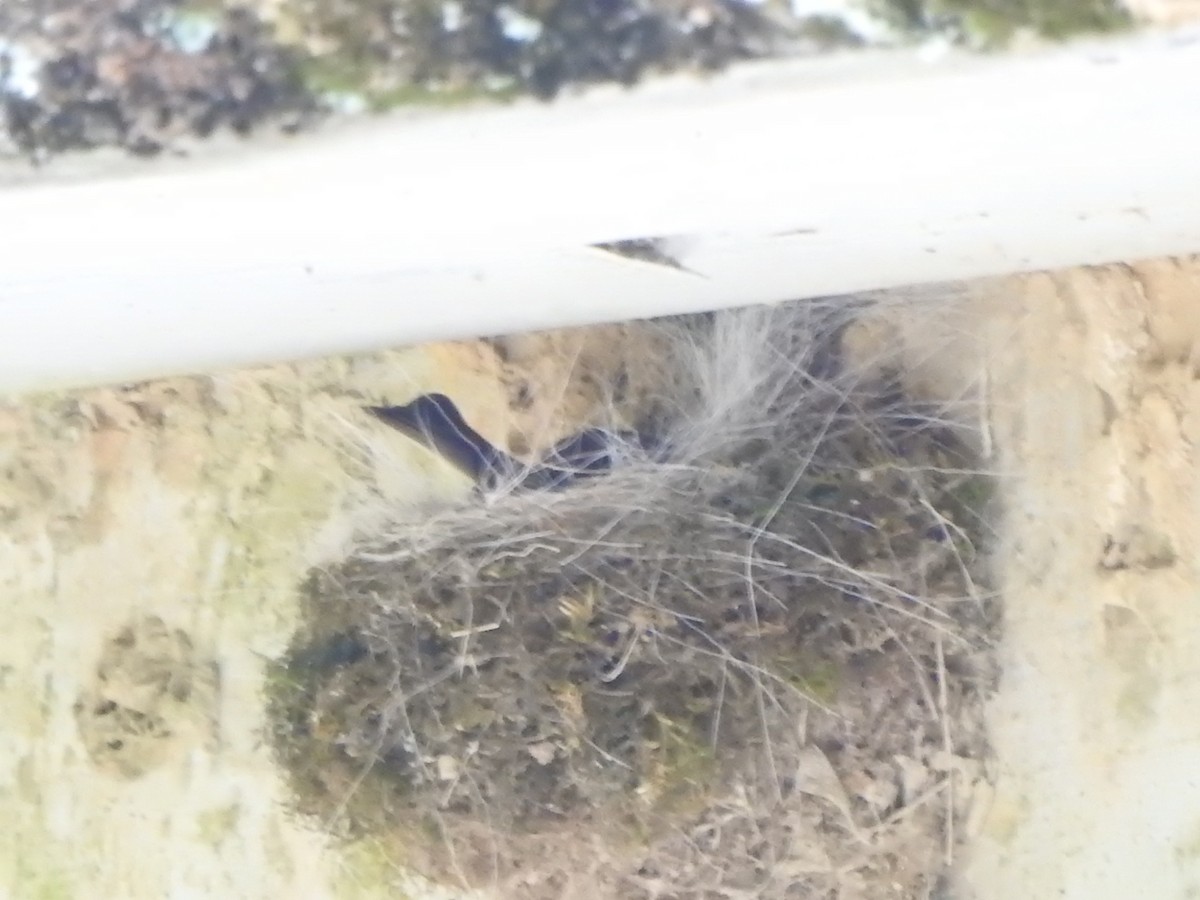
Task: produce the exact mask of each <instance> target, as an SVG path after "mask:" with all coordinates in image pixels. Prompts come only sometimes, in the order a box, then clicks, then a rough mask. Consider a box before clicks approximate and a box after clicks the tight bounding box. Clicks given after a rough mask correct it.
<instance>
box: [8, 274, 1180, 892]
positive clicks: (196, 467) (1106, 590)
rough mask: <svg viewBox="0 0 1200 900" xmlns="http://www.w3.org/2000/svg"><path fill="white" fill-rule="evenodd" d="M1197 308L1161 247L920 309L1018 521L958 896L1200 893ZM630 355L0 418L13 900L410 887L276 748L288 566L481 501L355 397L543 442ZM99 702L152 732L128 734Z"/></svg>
mask: <svg viewBox="0 0 1200 900" xmlns="http://www.w3.org/2000/svg"><path fill="white" fill-rule="evenodd" d="M1198 296H1200V260H1197V259H1190V260H1178V261H1158V262H1152V263H1145V264H1136V265H1131V266H1113V267H1102V268H1094V269H1076V270H1070V271H1064V272H1059V273H1055V274H1049V275H1047V274H1037V275H1029V276H1025V277H1020V278H1012V279H1003V280H999V281H995V282H989V283H986V284H982V285H978V286H976V287H975V288H974V289H973V290H972V291H971V292H970V296H968V297H967V298H966V299H965V300H963V301H962V302H961V304H959V305H958V306H957V307H956V309H957V312H956V314H955V315H952V316H948V315H945V314H944V313H939V314H938V315H937V316H936V317H934V318H930V317H925V318H924V319H922V318H921V317H920V316H916V317H910V318H907V319H905V320H904V321H903V322H902V323H901V324H902V327H901V336H902V337H903V338H904V340H903V341H901V342H900V345H902V346H903V347H905V349H906V358H905V362H906V365H907V367H908V369H909V371H910V373H911V378H912V379H913V380H914V381H918V382H922V383H924V384H925V385H926V386H927V388H928V389H929V390H932V391H936V392H940V393H942V394H949V395H951V396H956V397H961V398H963V400H964V406H963V409H964V414H965V415H967V416H969V417H976V419H977V420H978V421H981V422H982V423H983V424H984V426H985V427H984V429H983V431H982V434H983V436H984V437H983V441H982V443H983V444H984V445H985V449H988V448H990V450H991V453H992V459H993V462H994V463H995V464H996V465H997V466H998V467H999V468H1000V470H1001V473H1002V489H1003V493H1004V497H1005V500H1006V503H1007V506H1008V511H1009V512H1008V518H1007V522H1006V526H1005V528H1004V530H1003V533H1002V534H1001V536H1000V541H999V545H998V551H997V555H996V560H997V569H998V573H999V576H1000V581H1001V583H1002V585H1003V587H1004V589H1005V592H1006V597H1007V599H1006V604H1007V607H1006V608H1007V637H1006V639H1005V643H1004V645H1003V646H1002V647H1001V648H1000V653H1001V655H1002V659H1003V662H1004V665H1005V673H1004V677H1003V682H1002V686H1001V692H1000V694H999V696H998V697H997V698H996V700H995V703H994V705H993V709H992V721H993V725H994V729H995V745H996V751H997V760H996V768H995V774H996V776H997V782H996V789H995V797H994V799H993V802H992V803H991V804H990V805H988V804H984V805H981V806H980V809H981V810H986V812H985V813H984V814H982V815H980V816H978V817H977V818H974V819H970V820H968V821H964V822H961V823H959V825H960V829H961V833H962V834H964V835H966V836H968V837H969V838H970V839H971V845H970V846H969V847H968V848H967V849H966V850H965V851H964V852H960V860H961V861H963V862H964V865H963V867H962V875H963V884H962V885H961V886H960V887H961V896H962V897H969V896H972V894H973V895H974V896H975V897H977V898H978V900H1009V898H1013V897H1068V898H1080V900H1082V898H1088V900H1093V898H1122V900H1123V898H1128V897H1132V896H1153V897H1185V896H1189V892H1196V891H1200V850H1198V849H1197V848H1198V847H1200V812H1198V811H1200V778H1198V777H1197V775H1196V773H1197V772H1200V719H1197V717H1196V715H1195V713H1194V710H1195V709H1197V708H1200V678H1197V666H1198V664H1197V660H1200V605H1198V604H1197V598H1198V597H1200V571H1197V563H1196V559H1197V551H1198V549H1200V548H1198V547H1197V541H1198V540H1200V538H1198V537H1197V535H1200V521H1198V516H1200V484H1198V480H1197V474H1196V471H1197V470H1196V465H1195V444H1196V442H1197V440H1200V380H1198V379H1197V374H1198V372H1200V350H1198V349H1197V347H1198V341H1200V312H1197V310H1198V309H1200V306H1198V305H1197V297H1198ZM614 336H615V337H616V338H617V339H624V338H625V337H626V336H624V335H622V334H619V333H610V334H609V335H607V337H606V338H605V339H604V340H600V341H599V344H598V346H599V347H600V349H596V348H591V349H589V347H587V346H584V345H579V344H574V345H566V344H556V343H554V342H553V341H547V339H542V338H531V339H525V340H523V341H515V342H508V343H506V344H505V345H503V346H501V347H500V348H499V351H500V352H499V353H498V352H496V350H495V349H493V348H492V347H490V346H489V345H485V344H480V343H469V344H457V345H440V346H436V347H431V348H426V349H424V350H421V351H402V352H391V353H387V354H381V355H376V356H371V357H363V358H358V359H354V360H327V361H323V362H318V363H311V364H303V365H298V366H280V367H274V368H270V369H265V370H257V371H250V372H238V373H229V374H224V375H218V376H211V377H201V378H191V379H173V380H169V381H163V382H155V383H150V384H145V385H137V386H133V387H130V388H127V389H103V390H92V391H85V392H78V393H75V394H71V395H69V396H68V395H55V396H49V395H43V396H38V397H32V398H28V399H27V400H25V401H22V402H19V403H18V402H12V403H9V404H7V405H5V406H3V407H0V598H2V602H3V604H4V613H5V627H4V629H3V630H2V631H0V708H3V709H4V710H5V715H4V720H3V724H2V725H0V807H2V808H3V809H4V812H5V820H6V827H5V828H4V829H3V831H2V832H0V887H2V888H5V889H7V890H8V892H9V895H11V896H15V897H95V896H121V897H128V898H134V900H136V898H142V897H145V898H150V897H153V898H158V897H164V896H169V897H192V896H223V897H247V898H249V897H254V898H258V897H264V896H305V897H318V898H319V897H322V896H325V897H333V896H338V897H341V896H355V895H358V896H368V897H370V896H396V891H397V884H398V883H399V879H400V877H401V875H400V873H399V872H398V870H397V869H396V868H395V867H394V865H393V859H392V857H391V856H390V855H389V853H388V852H386V850H385V849H384V848H381V847H378V846H372V845H359V846H357V847H354V848H351V849H349V850H342V849H336V850H335V849H333V848H332V847H330V845H329V844H328V843H327V842H326V841H325V840H324V839H323V838H322V837H321V836H320V835H319V832H318V829H316V828H315V827H313V826H310V825H306V824H304V823H301V822H297V821H296V820H295V819H294V818H292V817H291V816H289V815H288V813H287V806H286V804H287V797H286V791H285V790H284V785H283V781H282V776H281V774H280V773H279V771H278V770H277V769H276V767H275V766H274V764H273V761H272V759H271V756H270V752H269V750H268V748H267V742H266V741H265V740H264V737H263V734H262V728H263V725H264V716H263V687H264V677H265V661H266V660H267V659H269V658H271V657H274V656H277V655H278V654H279V653H280V652H281V651H282V649H283V647H284V645H285V643H286V641H287V640H288V637H289V634H290V633H291V629H292V628H293V627H294V625H295V620H296V613H297V610H296V606H295V596H294V591H295V586H296V583H297V580H298V579H299V577H300V575H301V574H302V572H303V571H304V569H305V568H306V567H307V566H308V565H310V564H311V563H312V562H314V561H317V560H320V559H322V558H329V557H330V556H331V555H333V554H335V553H336V552H337V550H338V547H339V546H340V541H341V540H343V539H344V537H345V535H346V534H347V530H348V527H349V525H348V522H349V520H348V517H347V515H346V513H345V510H346V509H347V508H349V507H350V506H356V505H362V504H363V503H364V501H365V494H364V490H365V488H364V485H365V486H368V487H370V488H371V489H372V490H377V491H379V492H380V493H381V495H383V496H385V497H390V498H392V500H400V499H406V500H414V499H418V498H419V496H418V495H420V494H421V493H426V494H429V493H438V492H443V493H444V492H453V491H457V490H461V489H462V487H463V485H462V483H461V481H460V480H458V479H457V476H455V475H454V474H453V473H451V472H449V471H447V470H446V469H445V468H444V467H443V466H441V465H440V464H438V463H435V462H434V461H433V460H432V459H431V458H430V457H429V456H428V455H426V454H420V453H414V452H412V450H411V448H407V447H406V445H405V444H404V442H403V441H402V440H395V439H393V438H392V436H390V435H388V434H387V433H386V432H383V431H380V430H376V429H373V427H372V426H371V425H370V424H369V423H366V422H364V421H363V419H362V418H360V417H359V416H358V415H357V407H358V405H359V403H360V402H361V401H362V400H364V399H369V400H381V399H386V400H395V401H401V400H404V399H407V397H409V396H411V395H412V394H414V393H416V392H418V391H421V390H427V389H431V388H438V389H441V390H448V391H450V392H452V393H455V394H456V395H458V396H461V397H462V398H463V401H462V402H463V405H464V406H465V407H466V408H467V412H468V414H469V415H470V417H471V418H472V420H473V421H478V422H480V427H481V430H483V431H485V432H486V433H487V434H488V435H489V436H490V437H493V438H494V439H496V440H500V441H504V440H506V439H509V441H510V443H512V442H516V441H518V439H519V438H520V433H524V432H528V433H530V434H534V435H537V434H539V433H541V434H545V433H552V432H554V431H555V429H556V428H558V427H561V419H562V418H564V417H565V418H571V417H577V416H580V415H582V414H583V413H584V411H585V407H586V405H587V402H588V398H587V397H586V396H584V394H583V393H580V390H581V389H578V386H576V387H572V388H570V389H569V390H568V391H567V392H566V394H565V395H563V394H561V385H562V384H563V383H564V381H565V380H566V378H567V373H568V372H570V371H572V370H574V371H576V372H579V371H588V370H589V369H591V370H592V371H600V370H602V369H603V367H604V365H605V356H604V353H603V350H602V345H603V344H604V343H605V341H606V340H612V339H613V338H614ZM645 355H647V356H650V354H645ZM502 356H504V357H507V359H508V362H505V361H504V360H503V359H502V358H501V357H502ZM520 373H524V374H520ZM518 394H521V395H528V396H531V397H532V404H531V405H530V407H529V408H528V409H527V410H526V411H524V412H519V413H518V412H514V406H513V404H512V402H511V401H512V399H513V397H514V396H516V395H518ZM514 431H515V432H516V433H514ZM533 440H534V442H536V441H537V440H538V438H536V437H535V438H534V439H533ZM148 617H150V618H148ZM156 621H157V622H159V625H155V624H154V623H155V622H156ZM156 629H157V630H156ZM181 632H182V633H183V634H184V635H185V637H186V640H183V639H181V638H180V633H181ZM113 638H117V639H118V640H117V641H116V642H115V643H113V640H112V639H113ZM122 654H123V655H122ZM213 664H215V671H216V673H217V676H218V677H217V678H215V679H214V678H211V677H210V675H211V673H212V672H213V671H214V668H213ZM100 670H103V671H100ZM164 673H165V675H164ZM100 675H103V678H101V677H100ZM180 685H184V686H186V689H180ZM113 698H117V699H120V700H122V701H123V702H125V703H126V704H127V705H129V706H131V707H133V708H142V709H145V710H147V713H148V721H149V720H151V719H154V717H155V716H157V717H158V718H157V719H156V720H154V721H158V722H159V726H157V727H158V730H157V731H156V730H155V728H154V727H149V726H148V727H147V729H146V730H145V733H144V734H142V735H134V736H133V737H131V738H129V739H128V740H127V741H126V742H124V743H122V744H121V745H120V746H109V743H108V742H109V741H111V740H113V737H112V732H111V731H109V732H106V731H104V730H103V728H102V727H101V726H102V725H103V724H104V722H105V721H106V716H107V715H108V714H107V713H105V711H104V710H105V709H107V707H106V706H105V701H106V700H111V699H113ZM81 700H82V701H83V702H82V705H80V706H79V708H78V709H77V708H76V707H77V704H79V703H80V701H81ZM162 723H166V726H168V727H163V724H162ZM150 725H153V721H151V722H150ZM165 731H169V732H170V734H169V735H166V736H164V735H163V733H164V732H165ZM134 770H140V771H141V772H142V774H140V776H136V777H131V774H130V773H131V772H133V771H134ZM413 896H417V894H415V893H414V894H413Z"/></svg>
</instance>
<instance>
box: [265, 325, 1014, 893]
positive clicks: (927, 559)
mask: <svg viewBox="0 0 1200 900" xmlns="http://www.w3.org/2000/svg"><path fill="white" fill-rule="evenodd" d="M853 314H854V312H853V310H852V309H851V308H850V307H849V306H848V305H847V304H846V303H845V302H844V301H840V302H837V303H809V304H795V305H790V306H785V307H777V308H770V309H750V310H741V311H736V312H731V313H721V314H718V315H716V316H713V317H703V318H698V319H689V320H685V321H675V322H671V323H665V324H664V323H659V324H657V325H654V326H648V327H660V328H666V329H668V330H669V331H670V333H671V338H672V340H671V342H670V345H671V346H672V347H674V348H675V350H676V359H675V360H674V362H675V369H676V371H677V372H678V373H679V379H678V382H677V384H676V385H675V386H674V387H673V388H671V389H670V390H669V392H668V393H669V396H664V398H663V402H662V404H661V410H660V415H659V417H658V421H657V422H656V423H654V424H655V425H657V426H658V427H659V429H660V435H661V436H662V438H663V442H662V447H661V448H660V450H659V451H658V452H656V453H654V454H650V453H646V452H641V453H640V455H639V451H638V450H637V448H630V454H631V455H632V456H633V461H632V462H631V464H630V465H628V466H626V467H623V468H621V469H619V470H617V471H614V472H613V473H612V474H611V475H609V476H606V477H603V478H599V479H593V480H590V481H588V482H584V483H581V484H579V485H578V486H576V487H573V488H571V489H570V490H566V491H562V492H556V493H555V492H526V493H521V492H503V491H502V492H500V493H498V494H496V495H493V496H491V497H488V498H486V501H485V502H465V503H463V504H462V505H458V506H454V507H452V508H449V509H444V510H441V511H439V512H437V513H435V514H433V515H432V516H427V517H423V518H421V519H413V518H411V517H410V518H405V517H400V518H398V519H397V520H396V521H394V522H393V523H392V524H391V525H389V526H388V527H387V528H386V529H385V530H384V531H383V533H373V534H371V535H369V536H365V537H364V538H363V539H361V541H360V542H359V544H358V546H357V547H356V549H355V550H354V551H353V553H352V554H351V555H350V556H349V558H348V559H346V560H345V562H343V563H341V564H339V565H338V566H336V567H333V568H331V569H326V570H322V571H318V572H314V573H312V575H311V577H310V578H309V580H308V582H307V583H306V586H305V596H306V599H307V601H308V603H309V604H310V608H311V609H312V610H313V614H312V615H311V616H310V627H309V628H308V629H307V630H306V632H305V634H303V635H301V636H299V637H298V639H297V641H296V643H295V645H294V646H293V649H292V652H291V653H290V654H289V657H288V659H287V660H286V662H287V664H288V667H287V669H286V673H287V681H286V683H287V685H288V688H287V689H286V690H282V691H280V693H279V696H277V697H276V698H275V710H276V714H277V719H278V720H279V721H280V723H281V726H280V732H279V741H278V743H279V746H280V748H281V751H282V755H283V757H284V758H285V760H287V761H288V763H289V765H290V767H291V768H292V770H293V772H295V773H296V784H297V789H298V796H299V797H300V805H301V807H302V808H304V809H306V810H308V811H310V812H315V813H317V814H319V815H321V816H322V817H323V819H324V820H325V822H326V824H329V823H331V822H332V821H334V820H337V821H339V822H340V823H342V824H343V825H344V826H347V827H348V828H349V830H350V831H351V832H357V831H363V830H378V829H384V830H388V831H391V832H393V833H397V834H398V835H399V839H400V840H401V842H402V843H403V844H404V852H405V854H406V857H407V860H408V862H409V863H410V864H412V865H416V866H417V867H418V868H421V869H423V870H424V871H425V872H426V873H427V874H430V875H432V876H433V877H436V878H438V879H441V880H453V881H457V882H460V883H466V884H469V885H472V886H479V885H484V886H491V887H500V888H507V889H512V890H514V891H519V892H520V893H522V894H528V893H530V892H531V891H532V892H534V893H535V894H538V895H545V896H567V895H574V896H587V897H594V896H603V895H616V896H622V897H640V896H647V897H649V896H671V897H741V896H768V897H785V896H787V897H790V896H806V897H807V896H824V895H826V893H828V894H829V895H830V896H856V895H862V896H892V895H896V896H900V895H904V896H907V895H909V893H910V892H917V891H920V890H922V889H924V890H930V889H932V886H933V884H934V882H935V880H936V878H937V877H938V873H939V871H940V870H941V868H942V867H943V864H944V862H945V849H946V842H947V841H948V840H950V838H949V837H947V835H948V834H949V832H948V831H947V829H948V827H949V822H948V819H949V818H951V817H953V815H955V809H956V801H957V806H958V807H961V806H962V803H961V801H962V797H963V796H964V795H965V792H964V791H963V790H962V788H964V787H965V784H964V785H960V790H959V792H958V793H959V796H958V797H957V798H955V797H954V796H952V793H953V792H952V791H951V789H950V778H951V775H950V774H948V773H949V772H951V770H954V771H958V772H959V773H960V776H961V773H962V772H964V771H966V769H970V777H975V776H976V775H978V769H977V767H974V768H973V767H972V765H971V764H969V762H970V761H971V760H978V759H979V758H980V757H981V756H982V754H983V752H984V739H983V730H982V726H981V724H980V717H979V714H978V708H979V703H980V699H981V696H982V693H983V691H984V690H985V689H986V686H987V682H988V680H989V677H990V675H989V669H988V666H987V663H986V647H987V644H988V635H989V632H990V631H991V630H992V629H993V627H994V624H993V618H994V617H993V615H992V612H991V610H990V604H989V601H988V599H987V598H986V596H985V595H984V594H983V592H982V591H981V590H980V588H979V586H978V583H977V580H978V573H979V571H980V567H979V559H980V555H979V544H980V541H981V538H982V536H983V534H984V528H983V523H984V521H985V519H984V518H983V515H982V514H983V512H984V510H983V509H982V507H983V505H984V504H983V501H984V499H985V492H986V482H985V480H984V477H983V476H982V475H981V474H980V473H979V472H978V471H977V470H976V466H975V465H974V464H973V463H972V461H971V459H970V453H969V451H968V450H967V444H966V443H965V442H964V441H962V440H961V439H960V436H959V435H958V434H957V432H956V427H955V426H954V425H952V424H951V422H950V421H949V420H947V419H945V418H943V417H939V416H937V415H934V414H933V411H932V410H928V409H925V410H922V409H919V408H917V407H916V406H915V405H914V404H913V403H911V402H909V401H908V400H906V399H905V398H904V397H902V396H901V395H900V393H899V392H898V389H897V387H896V384H895V383H894V382H893V381H892V380H891V379H889V378H883V379H882V380H881V379H878V378H877V379H873V380H871V381H865V380H863V379H862V378H861V377H857V376H856V375H855V373H854V372H851V371H847V370H846V369H845V368H844V367H841V366H840V365H838V364H837V362H836V357H837V354H836V352H835V350H836V346H837V335H838V333H839V331H840V329H841V328H842V327H843V326H844V325H845V324H846V322H847V321H848V320H849V318H850V317H851V316H852V315H853ZM960 780H962V779H961V777H960ZM966 780H969V778H968V779H966ZM960 812H961V809H960ZM884 885H888V886H890V887H888V889H887V891H886V892H883V893H881V892H880V888H881V886H884Z"/></svg>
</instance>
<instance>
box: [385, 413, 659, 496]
mask: <svg viewBox="0 0 1200 900" xmlns="http://www.w3.org/2000/svg"><path fill="white" fill-rule="evenodd" d="M366 409H367V411H368V412H370V413H371V414H372V415H374V416H375V417H376V418H378V419H380V420H381V421H383V422H386V423H387V424H388V425H391V426H392V427H393V428H395V429H397V430H398V431H400V432H402V433H404V434H405V435H407V436H408V437H410V438H412V439H413V440H414V441H417V442H418V443H419V444H421V445H422V446H424V447H426V448H428V449H430V450H433V451H434V452H436V453H439V454H441V456H442V457H443V458H444V459H445V460H446V461H447V462H449V463H450V464H451V465H453V466H454V467H455V468H457V469H458V470H459V471H461V472H463V473H464V474H465V475H467V476H469V477H470V478H472V479H473V480H474V481H475V483H476V484H478V485H479V486H481V487H485V488H491V487H496V486H497V485H500V484H512V485H513V486H515V487H521V488H527V489H539V488H540V489H551V490H554V489H559V488H564V487H567V486H568V485H570V484H573V483H574V482H576V481H578V480H580V479H582V478H589V477H593V476H596V475H603V474H604V473H606V472H609V471H611V470H612V469H613V467H614V466H615V465H617V464H618V463H619V458H620V455H621V453H620V450H621V448H622V447H628V446H639V445H640V444H641V440H640V439H639V436H638V435H637V434H636V433H635V432H629V431H620V432H612V431H606V430H605V429H603V428H586V429H584V430H583V431H581V432H579V433H578V434H575V435H572V436H571V437H569V438H567V439H565V440H563V441H560V442H559V443H558V444H556V445H555V446H554V447H553V448H551V450H550V451H549V452H548V453H546V455H545V456H543V457H542V459H541V460H539V461H538V462H537V463H535V464H533V465H527V464H525V463H523V462H521V461H520V460H519V459H517V458H516V457H514V456H512V455H510V454H508V453H505V452H504V451H503V450H501V449H500V448H499V447H497V446H495V445H494V444H492V443H491V442H490V441H489V440H488V439H487V438H485V437H484V436H483V435H481V434H480V433H479V432H478V431H476V430H475V429H474V428H472V427H471V426H470V425H468V424H467V422H466V420H465V419H464V418H463V417H462V414H461V413H460V412H459V411H458V407H457V406H455V404H454V401H453V400H451V399H450V398H449V397H447V396H446V395H445V394H423V395H422V396H420V397H418V398H417V399H415V400H413V401H412V402H411V403H409V404H407V405H406V406H368V407H366Z"/></svg>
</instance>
